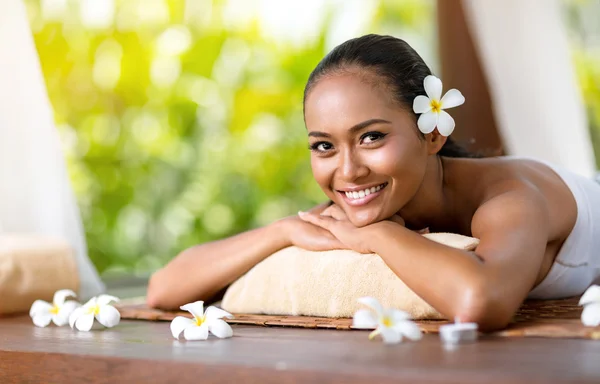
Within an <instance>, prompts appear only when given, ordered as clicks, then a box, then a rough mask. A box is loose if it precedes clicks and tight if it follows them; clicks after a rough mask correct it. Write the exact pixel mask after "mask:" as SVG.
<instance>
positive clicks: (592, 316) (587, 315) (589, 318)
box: [581, 303, 600, 327]
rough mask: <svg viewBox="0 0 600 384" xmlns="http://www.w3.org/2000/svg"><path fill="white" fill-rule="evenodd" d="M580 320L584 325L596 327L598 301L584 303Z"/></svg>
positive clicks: (598, 314) (599, 323) (598, 312)
mask: <svg viewBox="0 0 600 384" xmlns="http://www.w3.org/2000/svg"><path fill="white" fill-rule="evenodd" d="M581 322H582V323H583V325H585V326H586V327H597V326H598V325H600V303H591V304H588V305H586V306H585V307H584V308H583V312H581Z"/></svg>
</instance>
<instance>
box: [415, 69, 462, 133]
mask: <svg viewBox="0 0 600 384" xmlns="http://www.w3.org/2000/svg"><path fill="white" fill-rule="evenodd" d="M424 85H425V92H426V93H427V96H423V95H419V96H417V97H415V100H414V102H413V111H415V113H420V114H421V116H419V120H418V121H417V125H418V126H419V130H420V131H421V132H423V133H431V132H433V130H434V129H435V127H437V129H438V131H439V132H440V134H441V135H443V136H450V134H451V133H452V131H453V130H454V125H455V123H454V119H453V118H452V116H450V115H449V114H448V112H446V111H444V109H448V108H453V107H458V106H459V105H461V104H463V103H464V102H465V97H464V96H463V95H462V93H460V91H459V90H457V89H454V88H453V89H451V90H449V91H448V92H446V94H445V95H444V97H442V81H441V80H440V79H438V78H437V77H435V76H433V75H429V76H427V77H425V80H424Z"/></svg>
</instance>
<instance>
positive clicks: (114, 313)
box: [96, 305, 121, 328]
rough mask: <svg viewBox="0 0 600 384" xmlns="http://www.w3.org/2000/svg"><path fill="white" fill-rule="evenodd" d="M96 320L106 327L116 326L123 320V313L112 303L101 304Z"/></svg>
mask: <svg viewBox="0 0 600 384" xmlns="http://www.w3.org/2000/svg"><path fill="white" fill-rule="evenodd" d="M96 320H98V322H99V323H100V324H102V325H104V326H105V327H106V328H111V327H114V326H115V325H117V324H119V321H121V314H120V313H119V311H118V310H117V308H115V307H113V306H112V305H101V306H100V310H99V311H98V314H97V315H96Z"/></svg>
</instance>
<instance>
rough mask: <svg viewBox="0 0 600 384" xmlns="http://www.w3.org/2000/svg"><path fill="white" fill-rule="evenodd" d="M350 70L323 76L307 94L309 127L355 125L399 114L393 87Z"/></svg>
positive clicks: (391, 117)
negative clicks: (392, 91) (394, 100)
mask: <svg viewBox="0 0 600 384" xmlns="http://www.w3.org/2000/svg"><path fill="white" fill-rule="evenodd" d="M370 80H371V79H368V80H365V79H363V78H361V75H358V74H354V73H348V74H343V75H335V76H327V77H324V78H322V79H320V80H319V81H318V82H317V84H316V85H315V86H314V87H313V88H312V90H311V91H310V93H309V94H308V95H307V99H306V105H305V120H306V125H307V128H308V129H309V130H312V129H315V130H322V129H324V128H335V127H347V128H349V127H351V126H353V125H355V124H357V123H360V122H362V121H365V120H369V119H386V120H390V119H393V118H397V117H398V115H399V113H400V112H401V108H399V106H398V104H397V103H395V102H393V101H391V100H390V99H392V95H391V94H390V90H389V87H387V86H385V84H381V86H377V83H374V82H373V81H370Z"/></svg>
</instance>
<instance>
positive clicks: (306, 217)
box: [298, 211, 335, 229]
mask: <svg viewBox="0 0 600 384" xmlns="http://www.w3.org/2000/svg"><path fill="white" fill-rule="evenodd" d="M298 216H299V217H300V219H302V220H303V221H306V222H308V223H311V224H314V225H317V226H319V227H321V228H325V229H329V228H330V227H331V224H332V222H333V221H335V219H333V218H331V217H327V216H321V215H314V214H312V213H308V212H302V211H299V212H298Z"/></svg>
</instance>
